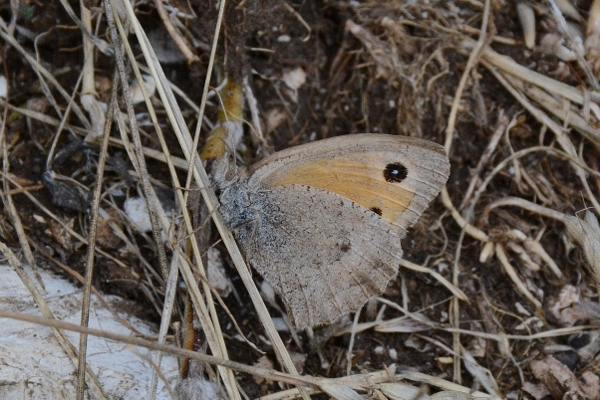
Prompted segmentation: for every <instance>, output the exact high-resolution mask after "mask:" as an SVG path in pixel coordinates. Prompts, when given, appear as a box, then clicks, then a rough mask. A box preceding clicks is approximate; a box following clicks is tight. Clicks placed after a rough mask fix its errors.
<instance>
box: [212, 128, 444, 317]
mask: <svg viewBox="0 0 600 400" xmlns="http://www.w3.org/2000/svg"><path fill="white" fill-rule="evenodd" d="M419 159H421V160H419ZM448 173H449V163H448V161H447V158H446V156H445V155H444V154H443V150H442V148H441V146H439V145H436V144H434V143H431V142H428V141H425V140H421V139H413V138H406V137H401V136H393V135H378V134H359V135H347V136H340V137H336V138H332V139H326V140H321V141H317V142H313V143H310V144H307V145H302V146H296V147H292V148H289V149H286V150H283V151H281V152H277V153H274V154H273V155H271V156H269V157H267V158H266V159H264V160H263V161H261V162H259V163H257V164H256V165H254V166H253V167H252V168H250V170H249V172H248V174H244V175H242V176H241V177H239V179H237V180H236V181H233V182H226V183H222V185H221V186H222V188H223V190H222V192H221V196H220V202H221V208H220V211H221V213H222V214H223V217H224V219H225V221H226V222H227V224H228V225H229V226H230V228H231V229H232V230H233V233H234V236H235V237H236V240H237V241H238V244H239V245H240V247H241V248H242V250H243V252H244V253H245V256H246V258H247V259H248V261H249V262H250V264H251V265H252V267H254V268H255V269H256V270H257V271H258V272H259V273H260V274H261V275H262V276H263V277H264V279H265V280H266V281H267V282H268V283H269V284H271V286H273V288H274V290H275V292H276V293H277V294H279V295H280V297H281V298H282V300H283V302H284V304H285V306H286V309H287V310H288V313H289V315H290V318H291V319H292V322H293V324H294V325H295V326H296V327H298V328H305V327H308V326H318V325H324V324H328V323H332V322H334V321H335V320H337V319H338V318H339V317H340V316H341V315H344V314H346V313H349V312H353V311H356V310H358V309H359V308H360V307H361V306H362V305H363V304H364V303H365V302H366V301H367V300H368V299H369V298H371V297H373V296H376V295H379V294H381V293H382V292H383V291H384V290H385V288H386V287H387V285H388V284H389V282H390V281H391V280H392V279H394V278H395V276H396V274H397V272H398V268H399V263H400V260H401V257H402V248H401V244H400V241H401V239H403V238H404V236H405V235H406V229H407V228H408V227H409V226H411V225H412V224H413V223H414V222H415V221H416V220H417V219H418V217H419V216H420V214H421V213H422V212H423V211H424V209H425V208H426V207H427V204H428V203H429V201H431V199H432V198H433V197H435V195H437V193H438V192H439V190H440V188H441V186H442V185H443V184H444V183H445V181H446V179H447V177H448Z"/></svg>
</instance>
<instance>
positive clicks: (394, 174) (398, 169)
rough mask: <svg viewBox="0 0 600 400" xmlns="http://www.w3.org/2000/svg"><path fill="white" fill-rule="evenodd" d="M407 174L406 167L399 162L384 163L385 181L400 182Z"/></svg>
mask: <svg viewBox="0 0 600 400" xmlns="http://www.w3.org/2000/svg"><path fill="white" fill-rule="evenodd" d="M407 176H408V169H406V167H405V166H404V165H402V164H400V163H393V164H388V165H386V167H385V169H384V170H383V177H384V178H385V180H386V182H396V183H400V182H402V181H403V180H404V179H406V177H407Z"/></svg>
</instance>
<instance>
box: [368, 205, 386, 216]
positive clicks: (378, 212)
mask: <svg viewBox="0 0 600 400" xmlns="http://www.w3.org/2000/svg"><path fill="white" fill-rule="evenodd" d="M370 210H371V211H373V212H374V213H375V214H377V215H379V216H380V217H381V214H382V213H383V212H382V211H381V208H379V207H371V208H370Z"/></svg>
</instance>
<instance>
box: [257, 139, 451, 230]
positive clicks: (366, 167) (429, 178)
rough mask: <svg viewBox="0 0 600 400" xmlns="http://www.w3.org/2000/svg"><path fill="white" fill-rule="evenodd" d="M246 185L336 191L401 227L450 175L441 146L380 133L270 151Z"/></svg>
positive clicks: (419, 211) (420, 210) (414, 217)
mask: <svg viewBox="0 0 600 400" xmlns="http://www.w3.org/2000/svg"><path fill="white" fill-rule="evenodd" d="M250 173H251V177H250V185H251V186H257V187H258V186H262V187H267V188H273V187H276V186H282V185H290V184H299V185H307V186H311V187H315V188H319V189H323V190H326V191H329V192H333V193H337V194H339V195H340V196H342V197H345V198H347V199H350V200H352V201H353V202H355V203H357V204H360V205H361V206H363V207H365V208H367V209H370V210H373V211H375V212H376V213H377V214H379V215H380V216H381V217H382V218H383V219H384V220H386V221H388V222H390V223H391V224H393V225H396V226H399V227H400V228H402V229H403V230H406V229H407V228H409V227H410V226H412V225H413V224H414V223H415V222H416V221H417V220H418V219H419V217H420V216H421V214H422V213H423V212H424V211H425V209H426V208H427V206H428V205H429V203H430V202H431V200H433V199H434V198H435V196H437V195H438V193H439V191H440V189H441V188H442V186H443V185H444V184H445V183H446V180H447V179H448V175H449V173H450V163H449V161H448V158H447V157H446V154H445V152H444V149H443V147H442V146H440V145H438V144H436V143H433V142H430V141H427V140H423V139H418V138H411V137H407V136H396V135H383V134H356V135H347V136H337V137H334V138H330V139H325V140H319V141H316V142H312V143H308V144H305V145H301V146H296V147H290V148H288V149H286V150H283V151H280V152H277V153H274V154H273V155H271V156H270V157H267V158H266V159H264V160H262V161H261V162H259V163H257V164H255V165H254V166H253V167H252V169H251V171H250Z"/></svg>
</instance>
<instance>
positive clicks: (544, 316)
mask: <svg viewBox="0 0 600 400" xmlns="http://www.w3.org/2000/svg"><path fill="white" fill-rule="evenodd" d="M599 10H600V2H599V1H595V0H594V1H590V0H577V1H569V0H548V1H542V0H539V1H537V0H536V1H517V2H509V1H506V0H486V1H477V0H472V1H450V2H448V1H435V0H429V1H421V2H364V3H361V2H346V1H335V0H328V1H323V2H298V1H272V0H267V1H256V0H245V1H238V2H227V1H220V2H213V1H204V0H190V1H189V2H187V3H185V4H184V3H182V2H175V1H172V0H167V1H149V0H141V1H136V2H133V3H132V2H128V1H123V0H105V1H103V2H101V1H93V0H92V1H84V2H81V4H79V3H73V2H67V1H59V0H54V1H48V2H36V1H23V2H15V1H13V2H4V3H2V4H0V38H1V40H0V46H1V49H2V53H1V59H2V69H1V70H0V110H1V111H2V114H1V117H0V118H1V120H0V127H1V131H0V139H1V142H0V146H1V149H2V171H1V177H2V184H3V185H2V188H1V196H0V197H1V199H2V204H3V207H2V208H1V210H0V212H1V213H2V217H1V218H0V242H2V243H0V247H1V250H2V252H3V254H4V255H5V257H6V260H7V264H9V265H10V266H11V268H12V269H13V271H14V272H15V273H16V274H17V275H18V276H19V278H20V280H21V282H22V285H23V287H24V288H26V289H27V293H29V295H30V296H31V300H32V301H35V304H36V305H37V308H38V310H39V312H40V313H41V315H42V316H43V317H44V319H43V321H45V323H46V324H47V325H49V326H52V327H53V331H52V332H53V334H54V335H55V337H56V338H57V339H58V343H59V344H60V346H61V348H62V351H64V352H65V355H66V357H68V358H69V360H70V361H69V362H72V363H73V366H74V370H76V371H77V372H76V373H74V374H73V375H72V381H70V382H71V383H70V385H72V387H74V388H76V393H74V394H73V396H75V397H77V398H87V397H86V396H90V397H93V398H114V396H115V393H116V392H114V391H113V390H114V389H113V388H111V387H110V386H109V384H108V383H107V381H105V380H103V376H102V375H98V371H97V370H94V367H90V365H91V364H92V362H91V359H90V363H89V364H90V365H88V363H86V362H85V359H86V358H87V357H86V353H87V355H89V353H90V352H89V351H87V352H86V350H85V349H86V348H87V344H86V339H85V338H86V336H85V335H82V336H81V337H82V339H80V341H79V343H77V339H74V341H73V342H69V340H70V339H69V337H70V336H69V335H66V334H65V333H66V332H68V330H65V329H69V330H78V331H79V332H85V331H90V332H94V334H95V335H100V336H103V335H104V336H103V337H110V338H111V340H118V341H122V342H123V343H129V345H132V346H147V347H149V348H151V349H153V351H152V353H151V354H152V355H151V357H150V358H146V359H145V362H146V363H147V365H149V366H150V367H149V368H151V370H152V371H153V373H154V376H153V379H151V380H150V381H151V383H150V384H149V385H148V387H147V388H146V389H147V392H146V394H144V397H146V398H158V397H160V396H163V395H164V396H171V395H169V394H168V393H172V395H173V396H179V397H178V398H202V397H203V396H204V397H206V396H209V397H215V396H218V397H221V398H228V399H241V398H259V397H260V398H263V399H284V398H295V397H301V398H304V399H307V398H309V397H312V398H315V399H319V398H329V397H330V398H340V399H365V398H369V399H385V398H387V399H427V398H432V399H434V398H437V399H440V398H465V399H466V398H507V399H542V398H548V396H550V398H555V399H558V398H578V399H579V398H587V399H592V400H593V399H598V398H599V396H598V393H600V389H599V387H600V383H599V376H600V368H598V364H599V362H600V359H599V358H598V352H599V351H600V333H599V331H600V330H599V325H600V324H599V323H598V321H599V318H600V306H599V305H598V284H599V282H598V279H599V278H598V276H599V275H600V271H599V270H598V268H600V267H599V261H598V254H599V253H600V242H599V241H600V239H599V237H598V235H599V232H600V231H599V228H598V222H597V215H598V214H599V212H600V204H599V203H598V200H597V195H598V193H599V191H600V173H599V169H600V163H599V161H598V160H600V157H599V153H598V149H599V148H600V84H599V82H598V76H599V75H598V70H599V67H598V65H600V61H598V54H600V50H599V46H600V45H599V44H598V43H600V40H599V39H598V36H599V35H600V34H599V33H598V32H599V28H598V27H599V26H600V24H599V23H598V20H599V19H600V14H599V12H600V11H599ZM358 132H375V133H397V134H403V135H409V136H416V137H424V138H427V139H430V140H434V141H436V142H438V143H441V144H444V145H445V148H446V151H447V153H448V155H449V157H450V160H451V163H452V174H451V177H450V180H449V182H448V184H447V186H446V188H445V189H444V190H443V192H442V195H441V196H440V200H439V201H438V202H437V204H435V205H434V206H433V207H431V208H430V210H428V211H427V213H426V215H425V217H424V218H423V219H422V220H421V222H420V223H419V224H418V225H417V226H416V227H415V228H413V229H412V230H411V232H410V233H409V237H408V238H407V239H406V240H405V241H404V242H403V248H404V249H405V258H406V260H405V262H403V265H402V268H401V272H400V274H399V276H398V279H397V280H396V282H394V283H393V284H392V285H390V287H389V288H388V290H387V291H386V293H385V294H384V295H383V296H381V297H379V298H376V299H373V300H372V301H371V302H370V303H368V304H367V305H366V306H365V307H364V309H363V310H362V312H360V313H357V315H352V316H350V317H349V318H347V319H346V320H343V321H341V323H340V324H339V325H335V326H330V327H322V328H320V329H314V330H313V329H309V330H307V331H305V332H296V331H293V330H290V329H289V324H288V323H287V322H288V319H287V316H286V315H285V313H284V312H283V310H282V307H281V303H279V301H278V299H277V298H275V297H273V295H272V293H271V294H269V288H268V287H265V286H261V280H260V278H259V277H258V276H257V275H256V274H251V271H249V270H248V269H247V268H246V267H245V264H244V258H243V256H242V255H241V254H240V253H239V251H238V250H237V248H236V247H235V244H234V243H233V242H232V240H231V236H230V234H228V233H227V232H226V231H225V230H224V229H223V226H222V223H221V222H220V220H219V217H218V213H217V212H216V211H215V208H216V203H215V201H216V199H215V197H214V193H212V191H211V182H210V181H209V180H208V177H207V175H206V173H205V172H204V169H203V167H204V166H206V167H208V168H209V169H210V167H211V165H212V160H214V159H218V158H220V157H222V156H223V154H224V153H225V150H226V145H229V146H230V148H231V149H237V155H238V161H240V162H245V163H250V162H251V161H254V160H256V159H260V158H262V157H264V155H265V154H268V153H270V152H271V151H273V150H274V149H281V148H285V147H288V146H292V145H295V144H299V143H304V142H308V141H312V140H315V139H318V138H325V137H330V136H336V135H340V134H347V133H358ZM198 150H201V151H202V152H201V153H200V154H201V156H196V154H198V153H197V151H198ZM189 166H191V167H189ZM200 194H202V195H203V197H202V198H201V197H200ZM132 205H135V207H133V209H135V210H142V209H144V210H146V212H147V213H146V214H144V215H143V217H142V218H141V219H140V220H136V218H137V217H139V215H138V214H133V215H132V214H131V209H132V207H131V206H132ZM211 217H215V218H214V219H215V225H214V227H216V229H213V228H214V227H213V225H212V223H211ZM217 231H218V232H217ZM217 233H220V236H221V237H222V242H221V241H220V239H219V235H218V234H217ZM192 238H196V240H191V239H192ZM226 250H228V251H229V253H230V255H227V254H226ZM234 265H235V267H234ZM47 270H51V271H55V272H57V273H60V274H63V275H64V276H65V277H68V278H69V279H73V278H74V279H73V280H74V281H76V282H78V284H80V285H81V287H82V288H83V295H82V296H81V297H80V300H78V301H80V302H81V303H80V304H78V307H79V308H80V309H81V313H80V314H81V316H82V317H81V320H80V321H79V322H78V323H77V325H79V326H76V325H68V324H66V323H64V322H61V321H57V320H56V319H55V318H57V319H60V318H59V317H60V315H61V313H60V312H59V311H60V310H56V309H52V306H53V304H54V303H53V302H52V301H51V299H50V298H49V293H51V291H50V289H48V290H46V289H45V288H44V281H45V280H46V279H47V278H44V277H45V276H46V272H47ZM206 271H208V272H206ZM40 272H44V274H42V273H40ZM257 287H261V291H259V290H258V289H257ZM92 293H97V294H92ZM100 293H104V294H114V295H118V296H121V297H123V298H126V299H128V300H130V301H132V302H133V303H127V304H138V305H139V309H138V310H137V317H140V318H143V319H146V320H147V321H148V322H149V323H151V324H154V325H155V328H156V331H155V333H154V336H150V337H146V338H145V339H141V338H138V337H135V336H118V335H115V334H114V332H113V333H111V332H100V331H95V330H93V329H94V328H97V327H98V326H100V327H103V326H104V325H103V324H102V322H101V321H100V323H99V325H93V324H95V322H93V321H94V319H93V318H89V315H90V314H89V313H90V304H91V305H92V306H94V304H96V303H95V302H94V301H91V299H92V298H96V296H98V295H99V294H100ZM261 296H262V298H261ZM263 298H264V301H263ZM0 299H2V300H1V301H2V303H3V304H2V306H0V316H2V317H3V318H7V317H10V318H11V319H16V318H21V319H29V320H30V321H33V322H37V323H39V322H42V320H40V319H39V318H38V319H36V318H35V316H31V315H28V314H36V315H39V314H37V313H35V312H34V311H33V310H32V309H27V310H25V309H24V308H19V307H16V306H15V304H19V303H18V301H19V300H18V299H15V298H14V297H10V296H8V295H7V293H0ZM265 303H266V305H265ZM140 310H142V311H140ZM14 311H16V313H14ZM128 311H130V312H133V311H134V310H128ZM9 312H12V313H9ZM113 312H114V310H113ZM92 314H94V311H92ZM271 316H272V317H273V318H271ZM128 318H133V317H126V318H123V317H121V318H120V321H121V323H122V324H124V325H127V324H128V323H129V322H130V321H126V320H125V319H128ZM88 321H91V322H90V328H85V327H86V326H87V325H88ZM128 329H129V328H128ZM23 334H25V333H23ZM111 335H112V336H111ZM0 336H1V335H0ZM146 339H149V340H146ZM11 340H12V339H11ZM14 340H17V339H14ZM181 344H183V349H181V348H178V347H177V346H180V345H181ZM4 345H6V346H9V345H10V343H8V342H5V343H4ZM4 345H3V346H4ZM158 350H160V351H158ZM122 351H127V350H122ZM166 352H169V353H172V354H175V355H177V356H179V357H180V366H181V372H180V376H179V377H178V378H175V377H173V376H169V379H170V381H169V379H166V381H167V382H168V384H169V385H170V386H171V389H170V391H169V390H167V391H163V392H160V395H158V394H157V393H158V392H157V382H158V381H159V380H161V382H162V379H163V377H164V373H165V372H167V370H166V369H165V368H167V367H165V365H167V364H166V363H165V362H164V361H162V360H161V359H162V357H163V355H164V354H166ZM138 354H142V353H138ZM140 357H141V356H140ZM86 366H87V367H86ZM24 367H25V366H24ZM0 368H1V367H0ZM84 372H85V373H84ZM19 379H21V380H19ZM19 379H17V380H14V381H11V382H8V383H6V385H7V387H8V385H13V386H14V387H24V388H27V387H28V385H31V384H32V383H31V382H34V381H35V372H34V371H33V370H32V372H31V376H29V377H28V379H25V380H23V379H22V378H19ZM62 379H67V377H64V376H57V377H55V380H56V381H60V380H62ZM3 382H7V381H6V380H4V381H3ZM3 390H5V389H4V388H1V387H0V393H2V391H3ZM165 393H167V394H165ZM207 393H211V394H210V395H208V394H207ZM157 396H158V397H157ZM194 396H195V397H194ZM166 398H169V397H166Z"/></svg>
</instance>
